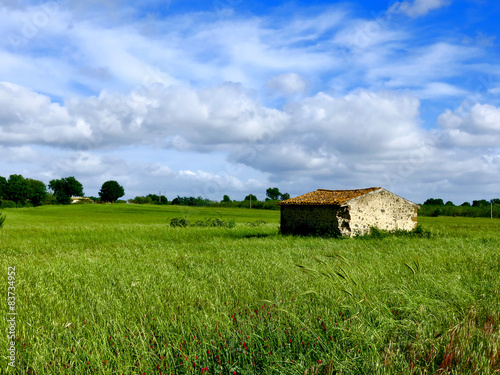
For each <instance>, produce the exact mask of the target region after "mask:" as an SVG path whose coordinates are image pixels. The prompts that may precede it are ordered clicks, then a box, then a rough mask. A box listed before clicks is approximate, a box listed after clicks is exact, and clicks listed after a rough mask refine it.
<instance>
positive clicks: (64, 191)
mask: <svg viewBox="0 0 500 375" xmlns="http://www.w3.org/2000/svg"><path fill="white" fill-rule="evenodd" d="M49 189H50V190H52V191H53V192H54V195H55V196H56V200H57V203H59V204H70V203H71V197H83V185H82V184H81V183H80V182H79V181H78V180H76V179H75V178H74V177H73V176H71V177H65V178H61V179H59V180H51V181H49Z"/></svg>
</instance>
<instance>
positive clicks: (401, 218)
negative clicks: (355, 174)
mask: <svg viewBox="0 0 500 375" xmlns="http://www.w3.org/2000/svg"><path fill="white" fill-rule="evenodd" d="M279 205H280V206H281V233H283V234H308V233H331V234H336V235H342V236H351V237H353V236H355V235H364V234H367V233H368V232H369V231H370V228H371V227H376V228H379V229H383V230H396V229H400V230H412V229H414V228H416V226H417V212H418V209H419V206H418V205H417V204H416V203H413V202H410V201H409V200H407V199H404V198H402V197H400V196H398V195H396V194H394V193H391V192H390V191H388V190H385V189H384V188H381V187H372V188H367V189H356V190H326V189H318V190H316V191H313V192H311V193H307V194H303V195H299V196H298V197H295V198H291V199H287V200H284V201H281V202H279Z"/></svg>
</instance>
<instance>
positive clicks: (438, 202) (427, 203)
mask: <svg viewBox="0 0 500 375" xmlns="http://www.w3.org/2000/svg"><path fill="white" fill-rule="evenodd" d="M424 206H444V202H443V200H442V199H434V198H429V199H427V200H426V201H425V202H424Z"/></svg>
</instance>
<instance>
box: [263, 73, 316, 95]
mask: <svg viewBox="0 0 500 375" xmlns="http://www.w3.org/2000/svg"><path fill="white" fill-rule="evenodd" d="M306 86H307V83H306V81H305V80H304V78H303V77H301V76H300V75H299V74H297V73H284V74H280V75H279V76H276V77H273V78H271V79H270V80H269V81H267V87H268V88H269V89H271V90H272V91H273V92H275V93H277V94H281V95H285V96H290V95H294V94H303V93H304V92H305V90H306Z"/></svg>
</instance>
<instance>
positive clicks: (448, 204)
mask: <svg viewBox="0 0 500 375" xmlns="http://www.w3.org/2000/svg"><path fill="white" fill-rule="evenodd" d="M444 205H445V206H450V207H455V205H454V204H453V202H452V201H448V202H446V203H445V204H444Z"/></svg>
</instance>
